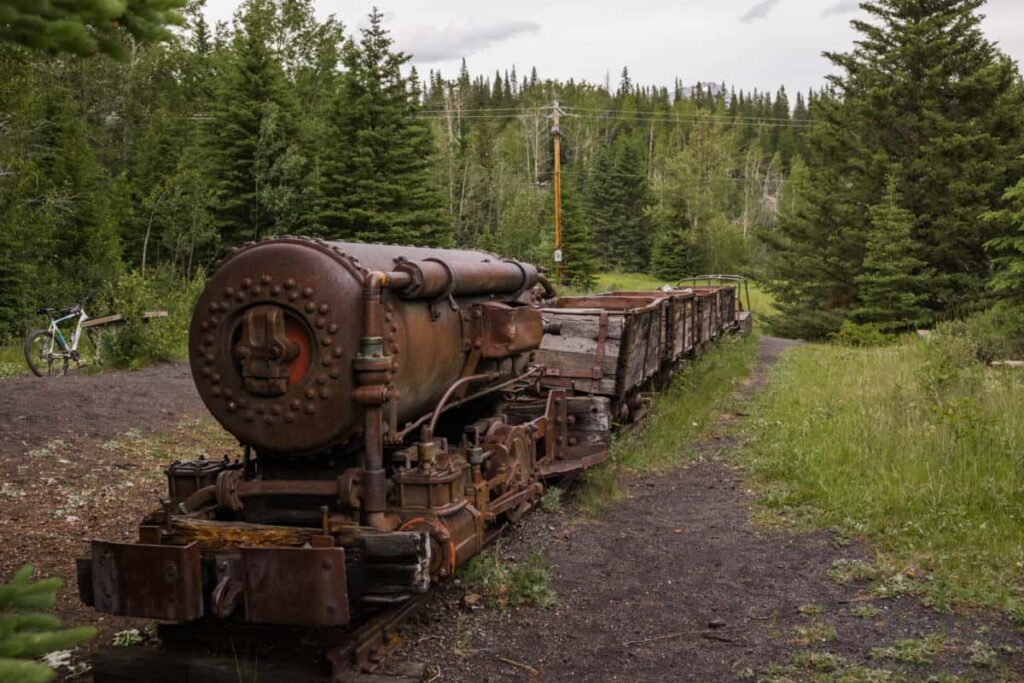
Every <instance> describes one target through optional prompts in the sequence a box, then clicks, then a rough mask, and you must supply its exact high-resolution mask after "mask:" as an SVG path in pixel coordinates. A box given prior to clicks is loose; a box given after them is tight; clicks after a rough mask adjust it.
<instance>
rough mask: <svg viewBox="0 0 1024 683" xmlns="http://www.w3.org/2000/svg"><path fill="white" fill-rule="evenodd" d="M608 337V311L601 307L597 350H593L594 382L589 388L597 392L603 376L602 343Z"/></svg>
mask: <svg viewBox="0 0 1024 683" xmlns="http://www.w3.org/2000/svg"><path fill="white" fill-rule="evenodd" d="M607 338H608V311H607V309H604V308H602V309H601V321H600V323H599V324H598V328H597V351H595V352H594V382H593V384H592V385H591V387H590V390H591V391H593V392H597V391H599V390H600V389H601V378H602V377H603V376H604V345H605V341H606V340H607Z"/></svg>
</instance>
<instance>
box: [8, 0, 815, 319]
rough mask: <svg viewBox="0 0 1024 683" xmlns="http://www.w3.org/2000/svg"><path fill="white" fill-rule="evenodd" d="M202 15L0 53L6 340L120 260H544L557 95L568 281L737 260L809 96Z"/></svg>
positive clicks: (797, 148)
mask: <svg viewBox="0 0 1024 683" xmlns="http://www.w3.org/2000/svg"><path fill="white" fill-rule="evenodd" d="M173 5H174V2H172V1H170V0H168V1H167V2H165V3H164V6H165V7H166V6H173ZM202 9H203V8H202V6H201V4H198V3H194V4H191V5H189V6H187V7H186V8H185V11H184V13H183V15H184V16H183V19H184V21H183V22H181V23H182V25H181V26H180V27H179V28H177V29H175V30H174V35H173V38H172V39H170V40H167V41H164V42H157V43H152V42H143V41H141V40H136V38H137V36H132V35H127V34H119V35H116V36H113V37H112V36H110V35H103V41H104V42H103V43H102V44H101V46H100V47H101V48H102V49H100V50H99V52H100V54H98V55H92V56H88V57H85V56H81V55H76V54H68V53H67V52H57V53H56V54H53V53H51V52H47V51H46V50H39V49H31V48H28V47H24V46H18V45H14V44H12V43H10V42H7V43H2V42H0V73H3V74H4V76H3V81H2V86H3V88H2V91H0V111H2V112H3V114H2V119H0V292H2V297H0V336H2V335H16V334H19V333H20V332H21V331H22V329H23V328H24V325H25V324H26V322H25V321H26V318H28V317H30V315H31V311H32V310H33V309H34V307H35V306H37V305H40V304H42V303H59V302H70V301H72V300H74V299H75V298H77V297H80V296H81V295H83V294H84V293H86V292H88V291H92V290H96V289H102V288H104V287H105V288H107V289H108V290H109V289H110V288H111V283H116V282H117V281H118V277H120V276H121V275H123V274H124V273H126V272H128V271H137V272H138V273H140V274H142V275H146V274H147V273H149V274H151V273H153V272H154V270H156V269H160V270H161V271H165V270H169V271H173V273H175V274H177V276H179V277H181V278H193V277H197V276H199V277H201V276H202V275H203V274H204V273H205V272H206V271H207V269H208V268H209V267H210V265H211V263H212V262H213V261H214V260H215V259H216V258H217V257H218V256H219V255H220V254H221V253H223V251H224V250H226V249H227V248H229V247H230V246H232V245H234V244H238V243H241V242H244V241H247V240H253V239H260V238H263V237H267V236H272V235H281V234H306V235H315V236H322V237H327V238H331V239H352V240H365V241H381V242H394V243H415V244H427V245H458V246H478V247H483V248H489V249H493V250H495V251H498V252H501V253H502V254H505V255H507V256H512V257H520V258H525V259H529V260H532V261H536V262H538V263H540V264H544V265H551V261H552V252H553V248H554V243H553V222H554V221H553V213H552V211H553V208H552V207H553V201H552V191H551V187H550V182H551V173H552V166H553V159H552V156H551V154H552V151H551V150H552V144H551V136H550V126H551V119H550V118H549V117H550V115H551V113H552V104H553V102H554V101H555V100H558V101H559V102H560V105H561V107H562V109H563V110H564V112H565V114H564V115H562V116H561V133H562V137H561V140H562V159H561V161H562V168H563V190H564V198H563V217H562V218H563V224H564V229H565V260H566V263H565V265H566V273H565V275H566V280H567V282H569V283H570V284H574V285H586V284H588V282H589V281H590V279H591V278H592V275H593V273H594V272H595V271H596V270H597V269H598V268H605V269H608V268H622V269H629V270H650V269H651V268H654V269H655V270H656V271H657V272H658V273H659V274H661V275H663V276H664V277H666V278H672V277H680V276H683V275H686V274H690V273H692V272H694V271H698V270H702V271H703V270H739V269H746V268H749V267H750V266H752V265H753V264H755V263H757V262H758V259H759V256H758V253H759V247H758V244H759V241H758V240H757V238H756V236H757V235H758V234H760V233H761V232H762V231H764V230H769V229H771V228H772V226H773V224H774V221H775V219H776V215H777V213H778V211H779V206H780V203H781V197H782V194H783V187H784V185H785V183H786V181H785V178H786V174H787V172H788V169H789V168H790V166H791V165H792V163H793V161H794V159H796V158H798V156H799V155H800V154H802V145H803V141H802V139H803V133H804V132H805V130H806V127H807V125H809V118H810V113H809V110H811V109H813V107H814V100H815V99H816V98H817V95H814V94H812V95H811V97H810V99H811V101H810V102H808V101H807V99H805V98H804V96H803V95H802V94H801V95H797V97H796V99H795V100H794V101H790V100H789V98H788V97H787V94H786V92H785V90H784V89H780V90H779V91H778V92H776V93H771V94H769V93H763V92H755V93H743V92H733V91H727V90H725V89H724V87H722V86H718V85H707V84H703V85H698V86H697V87H696V88H693V89H687V88H684V87H683V84H682V83H679V82H677V83H676V84H675V87H674V88H673V89H672V90H669V89H668V88H665V87H659V88H656V87H647V86H640V85H637V84H635V83H633V82H632V81H631V79H630V78H629V75H628V72H627V71H626V70H623V72H622V74H621V78H620V79H619V82H618V83H615V84H603V85H595V84H588V83H582V82H580V83H578V82H575V81H573V80H570V81H568V82H559V81H554V80H550V79H543V80H542V79H541V78H540V77H539V76H538V74H537V72H536V71H535V70H531V71H530V73H529V74H528V75H523V76H519V75H518V74H517V72H516V68H515V67H514V66H510V68H509V70H508V72H507V73H498V74H495V75H494V77H493V78H485V77H475V78H473V77H471V76H470V74H469V71H468V69H466V68H463V69H462V71H461V73H459V74H457V75H454V78H451V79H446V78H444V77H443V76H442V75H441V74H438V73H431V74H427V75H423V76H422V77H421V75H419V74H417V73H416V72H415V70H414V69H411V68H410V67H409V66H408V60H409V57H408V56H406V55H403V54H401V53H400V52H398V51H397V50H396V48H395V47H394V45H393V44H392V42H391V39H390V37H389V35H388V31H387V28H386V27H385V26H384V25H383V23H382V17H381V15H380V14H379V13H378V12H374V13H373V14H372V15H371V16H370V17H369V19H368V21H367V27H366V28H365V29H363V30H360V31H357V32H354V34H353V33H351V32H349V31H348V30H347V29H346V26H345V25H344V24H343V23H342V22H341V21H340V20H338V19H336V18H334V17H330V18H328V19H326V20H322V21H321V20H318V19H317V18H316V16H315V14H314V11H313V6H312V2H311V0H247V1H246V2H244V3H243V4H242V5H241V6H240V7H239V9H238V11H237V13H236V16H235V18H234V20H233V21H232V22H231V23H230V25H228V24H221V25H217V26H212V27H211V26H209V25H208V24H207V22H206V21H205V19H204V17H203V12H202ZM63 19H64V18H63V17H61V20H62V21H63ZM350 19H351V20H353V21H354V20H355V18H350ZM57 34H58V35H59V32H58V33H57ZM85 34H86V35H89V34H90V31H89V30H86V31H85ZM7 37H8V38H9V36H7ZM115 38H116V41H117V42H112V41H114V39H115ZM21 42H23V43H26V44H27V45H37V44H42V45H43V46H44V47H48V48H51V49H52V48H53V47H54V45H53V44H52V43H53V41H52V40H49V39H48V40H46V41H41V40H22V41H21ZM56 47H57V48H58V49H64V50H72V51H77V52H86V53H88V52H96V51H97V50H96V49H95V46H91V49H88V48H90V46H86V48H87V49H75V47H76V44H72V45H71V46H70V47H69V46H67V45H60V44H58V45H57V46H56ZM160 281H161V282H167V281H168V276H167V274H166V273H162V274H161V280H160ZM114 288H115V289H116V285H115V286H114Z"/></svg>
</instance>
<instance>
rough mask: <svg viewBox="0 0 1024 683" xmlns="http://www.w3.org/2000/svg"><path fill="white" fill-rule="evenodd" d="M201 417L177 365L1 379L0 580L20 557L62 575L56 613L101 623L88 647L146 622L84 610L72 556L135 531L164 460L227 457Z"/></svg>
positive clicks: (158, 489) (157, 490) (71, 620)
mask: <svg viewBox="0 0 1024 683" xmlns="http://www.w3.org/2000/svg"><path fill="white" fill-rule="evenodd" d="M205 414H206V410H205V408H204V406H203V404H202V401H201V400H200V399H199V395H198V394H197V393H196V391H195V388H194V386H193V384H192V377H191V374H190V372H189V369H188V365H187V364H184V363H174V364H165V365H160V366H155V367H151V368H147V369H145V370H140V371H138V372H115V373H108V374H102V375H92V376H71V375H69V376H68V377H61V378H52V379H42V378H37V377H31V376H25V377H11V378H7V379H4V380H2V381H0V544H2V550H0V580H2V579H7V578H9V577H10V575H11V574H12V573H13V572H14V571H15V570H16V569H17V568H18V567H20V566H21V565H22V564H26V563H28V564H32V565H34V566H35V567H36V570H37V575H38V576H59V577H61V578H62V579H64V588H63V589H62V590H61V591H60V593H59V594H58V600H57V612H58V614H59V615H60V616H61V618H62V619H63V620H64V622H65V623H66V624H68V625H83V624H88V623H92V624H94V625H96V626H98V627H99V632H100V635H99V637H98V638H97V639H96V640H95V641H94V642H93V643H92V644H90V647H94V646H96V645H106V644H109V643H110V639H111V637H112V636H113V634H114V633H115V632H117V631H119V630H122V629H125V628H129V627H138V626H145V625H146V624H145V623H144V622H137V621H131V620H127V619H119V618H115V617H102V616H100V615H97V614H96V613H95V612H93V611H92V610H90V609H89V608H87V607H84V606H83V605H81V604H80V603H79V602H78V596H77V585H76V579H75V564H74V562H75V558H76V557H79V556H81V555H83V554H84V553H85V551H86V550H87V548H88V543H89V540H90V539H92V538H106V539H114V540H116V539H124V540H134V539H135V538H137V525H138V522H139V520H140V519H141V518H142V516H143V515H144V514H145V513H146V512H147V511H149V510H150V509H152V508H153V507H155V505H156V502H157V501H158V500H159V498H160V497H161V496H162V495H165V494H166V488H167V487H166V479H165V478H164V474H163V468H164V467H166V466H167V464H168V463H169V462H170V461H172V460H174V459H178V458H182V459H184V458H192V457H197V456H198V455H200V454H202V453H206V454H207V455H210V454H211V453H210V452H209V450H210V448H220V449H223V450H221V451H214V453H212V454H217V453H223V452H226V449H227V448H229V447H230V446H231V441H230V440H229V439H226V438H225V437H224V436H223V434H222V432H221V430H219V429H218V428H216V426H215V425H213V423H212V422H211V421H210V420H209V419H208V418H205Z"/></svg>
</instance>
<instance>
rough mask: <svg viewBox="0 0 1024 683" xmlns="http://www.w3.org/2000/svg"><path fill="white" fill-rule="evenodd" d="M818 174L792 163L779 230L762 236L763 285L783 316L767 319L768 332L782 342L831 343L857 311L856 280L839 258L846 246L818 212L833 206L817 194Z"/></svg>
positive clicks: (799, 162)
mask: <svg viewBox="0 0 1024 683" xmlns="http://www.w3.org/2000/svg"><path fill="white" fill-rule="evenodd" d="M818 172H822V171H821V170H820V169H816V170H815V171H814V172H812V171H811V169H810V168H809V166H808V165H807V164H806V163H804V161H803V159H801V158H800V157H794V158H793V163H792V169H791V170H790V177H789V180H788V181H787V183H786V185H785V186H784V189H783V193H782V197H781V201H780V205H779V214H778V216H777V218H776V224H775V229H774V230H771V231H766V232H762V233H761V234H760V238H761V239H762V240H763V241H764V242H765V244H766V245H767V247H768V250H767V254H766V263H765V281H764V284H765V286H766V288H767V289H768V291H770V292H771V293H772V294H774V296H775V309H776V310H777V311H778V314H777V315H775V316H772V317H770V318H769V319H768V324H769V329H770V330H771V331H772V333H773V334H778V335H780V336H783V337H805V338H822V337H826V336H828V335H829V334H830V333H832V332H835V331H836V330H838V329H839V327H840V325H841V324H842V322H843V320H844V319H846V318H847V316H848V314H849V310H850V308H852V306H853V305H854V302H853V300H852V298H851V297H852V280H853V277H854V274H853V273H851V272H849V270H847V269H845V268H844V267H843V264H844V259H842V258H840V257H839V253H840V252H839V250H840V247H841V246H842V243H841V242H839V241H838V240H836V239H834V238H835V235H830V234H829V233H828V232H826V231H825V230H822V229H821V222H822V219H821V217H820V216H819V214H818V213H817V211H816V209H817V207H818V206H828V205H827V204H824V198H822V197H821V196H819V195H818V194H816V192H818V191H819V187H818V185H817V183H816V182H815V174H816V173H818ZM834 180H836V181H837V182H838V179H835V178H834ZM839 208H840V207H835V209H834V210H839ZM848 282H849V285H848V284H847V283H848Z"/></svg>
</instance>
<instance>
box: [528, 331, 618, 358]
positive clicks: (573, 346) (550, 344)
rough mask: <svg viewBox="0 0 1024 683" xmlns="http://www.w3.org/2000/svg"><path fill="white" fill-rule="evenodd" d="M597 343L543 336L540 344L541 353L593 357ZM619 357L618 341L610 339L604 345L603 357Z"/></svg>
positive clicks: (594, 341)
mask: <svg viewBox="0 0 1024 683" xmlns="http://www.w3.org/2000/svg"><path fill="white" fill-rule="evenodd" d="M597 345H598V342H597V340H596V339H586V338H584V337H566V336H559V335H557V334H545V335H544V338H543V340H541V343H540V350H541V351H549V352H551V353H578V354H589V355H591V356H593V355H594V354H596V353H597ZM618 355H619V340H618V339H610V340H607V341H606V342H605V343H604V357H605V358H607V357H608V356H611V357H613V358H617V357H618Z"/></svg>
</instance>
